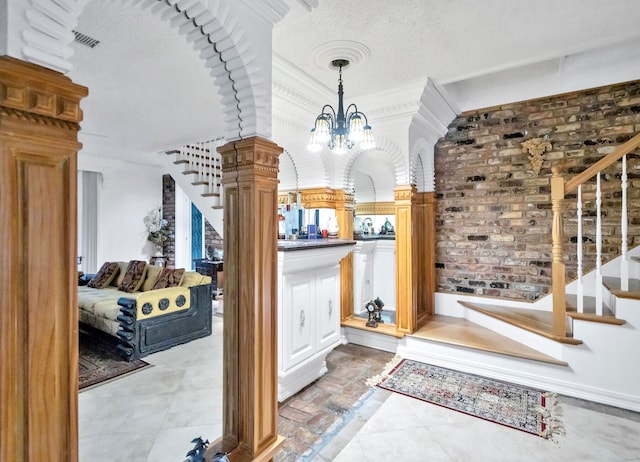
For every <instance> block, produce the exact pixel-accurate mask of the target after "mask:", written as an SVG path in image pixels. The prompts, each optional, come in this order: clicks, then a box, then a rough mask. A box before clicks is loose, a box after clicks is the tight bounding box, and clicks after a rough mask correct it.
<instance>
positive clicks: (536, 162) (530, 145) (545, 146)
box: [520, 138, 553, 176]
mask: <svg viewBox="0 0 640 462" xmlns="http://www.w3.org/2000/svg"><path fill="white" fill-rule="evenodd" d="M520 145H521V146H522V152H524V153H525V154H529V162H531V168H532V169H533V173H535V175H536V176H538V174H539V173H540V169H541V168H542V163H543V162H544V155H543V154H544V153H545V152H546V151H551V150H552V149H553V146H551V143H550V142H549V141H547V140H546V139H543V138H533V139H530V140H527V141H523V142H522V143H520Z"/></svg>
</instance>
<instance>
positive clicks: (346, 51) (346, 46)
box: [311, 40, 370, 71]
mask: <svg viewBox="0 0 640 462" xmlns="http://www.w3.org/2000/svg"><path fill="white" fill-rule="evenodd" d="M369 54H370V51H369V48H367V47H366V46H365V45H363V44H362V43H358V42H353V41H351V40H334V41H331V42H327V43H323V44H322V45H320V46H318V47H316V48H315V49H314V50H313V51H312V52H311V56H312V58H313V61H314V62H315V63H316V66H318V67H319V68H320V69H322V70H327V69H330V70H332V71H333V70H335V67H334V66H333V65H332V62H333V61H335V60H336V59H345V60H347V61H349V67H350V68H352V69H353V68H354V67H358V66H359V65H361V64H365V63H366V62H367V60H368V59H369Z"/></svg>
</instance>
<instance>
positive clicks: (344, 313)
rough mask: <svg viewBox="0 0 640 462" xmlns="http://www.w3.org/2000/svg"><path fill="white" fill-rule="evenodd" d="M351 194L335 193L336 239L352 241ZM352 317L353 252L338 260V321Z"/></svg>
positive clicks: (340, 191)
mask: <svg viewBox="0 0 640 462" xmlns="http://www.w3.org/2000/svg"><path fill="white" fill-rule="evenodd" d="M353 205H354V203H353V194H348V193H346V192H344V191H343V190H337V191H336V218H337V220H338V227H339V230H338V237H339V238H340V239H353ZM352 316H353V252H349V254H348V255H347V256H346V257H344V258H343V259H342V260H340V320H341V321H344V320H345V319H348V318H350V317H352Z"/></svg>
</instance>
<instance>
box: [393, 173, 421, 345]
mask: <svg viewBox="0 0 640 462" xmlns="http://www.w3.org/2000/svg"><path fill="white" fill-rule="evenodd" d="M415 194H416V188H415V186H413V185H401V186H398V187H396V188H395V189H394V190H393V197H394V200H395V208H396V330H397V331H398V332H399V333H402V334H410V333H413V332H415V331H416V329H417V323H418V319H417V268H416V266H415V262H416V261H417V258H416V252H417V249H416V242H415V234H414V229H413V228H414V224H415V222H416V207H415V206H414V201H415V198H414V196H415Z"/></svg>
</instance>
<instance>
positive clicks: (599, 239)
mask: <svg viewBox="0 0 640 462" xmlns="http://www.w3.org/2000/svg"><path fill="white" fill-rule="evenodd" d="M596 178H597V180H596V314H597V315H598V316H602V188H601V186H600V172H598V176H597V177H596Z"/></svg>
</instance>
